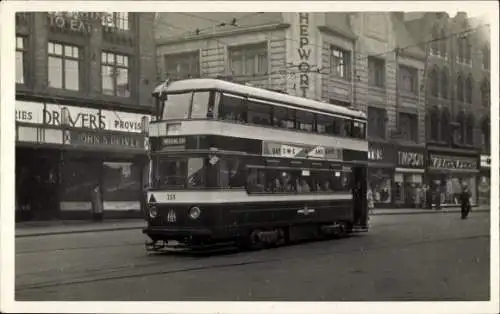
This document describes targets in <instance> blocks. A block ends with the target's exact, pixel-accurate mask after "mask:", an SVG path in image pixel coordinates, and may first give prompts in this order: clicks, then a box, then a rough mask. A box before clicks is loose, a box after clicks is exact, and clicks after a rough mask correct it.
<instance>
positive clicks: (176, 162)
mask: <svg viewBox="0 0 500 314" xmlns="http://www.w3.org/2000/svg"><path fill="white" fill-rule="evenodd" d="M157 179H158V181H159V182H158V183H159V186H160V187H167V186H168V187H171V186H176V187H184V185H185V180H186V160H184V159H165V160H161V159H160V161H159V162H158V177H157Z"/></svg>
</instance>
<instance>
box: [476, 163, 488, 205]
mask: <svg viewBox="0 0 500 314" xmlns="http://www.w3.org/2000/svg"><path fill="white" fill-rule="evenodd" d="M490 167H491V156H490V155H481V169H480V171H479V180H478V183H477V192H478V204H479V205H490V182H491V181H490V178H491V174H490V173H491V172H490Z"/></svg>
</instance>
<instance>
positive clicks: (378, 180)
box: [368, 169, 392, 204]
mask: <svg viewBox="0 0 500 314" xmlns="http://www.w3.org/2000/svg"><path fill="white" fill-rule="evenodd" d="M391 177H392V174H391V172H390V171H387V170H384V169H376V170H375V169H369V171H368V191H369V192H368V193H370V192H371V194H372V197H373V202H374V203H375V204H390V203H391V202H392V193H391V190H392V188H391V187H392V178H391Z"/></svg>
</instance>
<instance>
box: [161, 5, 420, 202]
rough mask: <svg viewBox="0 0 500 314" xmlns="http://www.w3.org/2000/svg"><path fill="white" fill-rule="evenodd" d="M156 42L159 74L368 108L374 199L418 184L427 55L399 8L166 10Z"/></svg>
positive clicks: (406, 193) (394, 198) (403, 197)
mask: <svg viewBox="0 0 500 314" xmlns="http://www.w3.org/2000/svg"><path fill="white" fill-rule="evenodd" d="M187 21H189V23H187ZM155 39H156V44H157V60H158V71H159V74H160V76H161V77H169V78H173V79H179V78H187V77H217V76H221V77H224V78H226V79H231V80H233V81H236V82H241V83H247V84H252V85H254V86H258V87H262V88H267V89H272V90H278V91H282V92H286V93H288V94H292V95H299V96H303V97H307V98H313V99H318V100H323V101H325V102H330V103H332V104H339V105H343V106H353V107H356V108H359V109H362V110H364V111H365V112H366V113H367V115H368V119H369V129H368V135H369V139H370V143H371V151H370V154H369V155H370V157H371V163H372V167H371V168H372V169H373V171H370V179H369V180H370V185H371V186H372V189H374V190H376V191H375V192H376V193H374V194H375V195H376V196H377V201H376V203H377V204H378V205H380V206H384V207H388V206H393V205H398V204H400V205H403V204H406V203H408V202H409V201H411V199H412V198H411V196H410V194H411V191H412V190H414V189H415V187H416V185H420V184H422V181H423V173H424V164H423V160H424V159H423V157H424V147H425V103H424V101H423V100H424V98H423V96H424V94H423V93H422V92H421V91H420V88H419V84H420V80H421V76H422V74H423V69H424V64H425V57H426V55H425V52H424V51H423V50H421V49H420V48H417V47H413V46H414V41H413V40H412V37H411V36H410V34H409V33H408V31H407V29H406V25H405V24H404V15H403V14H401V13H364V12H358V13H342V12H331V13H329V12H320V13H307V12H302V13H297V12H296V13H278V12H276V13H259V12H257V13H255V12H254V13H248V12H245V13H193V12H190V13H160V14H157V17H156V21H155ZM406 46H412V47H410V48H406V49H402V50H401V51H400V52H399V54H398V56H397V57H396V54H395V51H394V49H395V48H396V47H406ZM396 59H397V60H396ZM398 71H399V72H398ZM398 74H399V77H400V80H401V84H400V86H401V88H400V93H399V97H397V96H396V82H397V80H396V78H397V75H398ZM398 121H400V123H399V125H400V128H398V127H397V124H398V123H397V122H398ZM399 156H401V158H399Z"/></svg>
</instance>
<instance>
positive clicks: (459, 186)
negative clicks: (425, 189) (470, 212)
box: [429, 173, 477, 206]
mask: <svg viewBox="0 0 500 314" xmlns="http://www.w3.org/2000/svg"><path fill="white" fill-rule="evenodd" d="M429 179H430V182H431V191H432V200H433V202H432V203H433V205H436V200H439V201H440V204H441V206H442V205H460V193H462V190H463V186H468V187H469V191H470V192H471V198H470V201H471V205H473V206H474V205H476V200H477V187H476V175H475V174H465V173H464V174H459V173H453V174H434V175H429Z"/></svg>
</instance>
